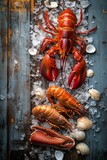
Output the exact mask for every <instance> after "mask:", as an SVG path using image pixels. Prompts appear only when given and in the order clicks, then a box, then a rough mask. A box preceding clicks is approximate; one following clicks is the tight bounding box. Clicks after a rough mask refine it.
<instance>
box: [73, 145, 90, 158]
mask: <svg viewBox="0 0 107 160" xmlns="http://www.w3.org/2000/svg"><path fill="white" fill-rule="evenodd" d="M76 149H77V153H78V154H81V155H88V154H89V152H90V150H89V147H88V146H87V145H86V144H85V143H79V144H77V145H76Z"/></svg>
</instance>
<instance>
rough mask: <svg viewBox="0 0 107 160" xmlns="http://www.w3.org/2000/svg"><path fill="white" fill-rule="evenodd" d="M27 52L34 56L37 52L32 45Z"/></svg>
mask: <svg viewBox="0 0 107 160" xmlns="http://www.w3.org/2000/svg"><path fill="white" fill-rule="evenodd" d="M28 52H29V54H30V55H31V56H35V55H36V54H37V49H36V48H33V47H32V48H30V49H29V50H28Z"/></svg>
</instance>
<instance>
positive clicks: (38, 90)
mask: <svg viewBox="0 0 107 160" xmlns="http://www.w3.org/2000/svg"><path fill="white" fill-rule="evenodd" d="M34 95H35V96H36V98H37V99H39V100H43V99H45V98H46V93H45V90H43V89H42V88H40V87H37V88H34Z"/></svg>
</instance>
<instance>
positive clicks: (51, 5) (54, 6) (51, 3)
mask: <svg viewBox="0 0 107 160" xmlns="http://www.w3.org/2000/svg"><path fill="white" fill-rule="evenodd" d="M44 4H45V6H46V7H47V8H57V7H58V3H57V2H50V4H49V0H46V1H44Z"/></svg>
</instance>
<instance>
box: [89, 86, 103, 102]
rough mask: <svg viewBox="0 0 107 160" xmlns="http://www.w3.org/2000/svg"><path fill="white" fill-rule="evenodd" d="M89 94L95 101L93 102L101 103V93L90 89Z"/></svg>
mask: <svg viewBox="0 0 107 160" xmlns="http://www.w3.org/2000/svg"><path fill="white" fill-rule="evenodd" d="M88 92H89V94H90V96H91V98H92V99H93V100H95V101H99V100H100V98H101V94H100V92H99V91H97V90H96V89H93V88H92V89H90V90H89V91H88Z"/></svg>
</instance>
